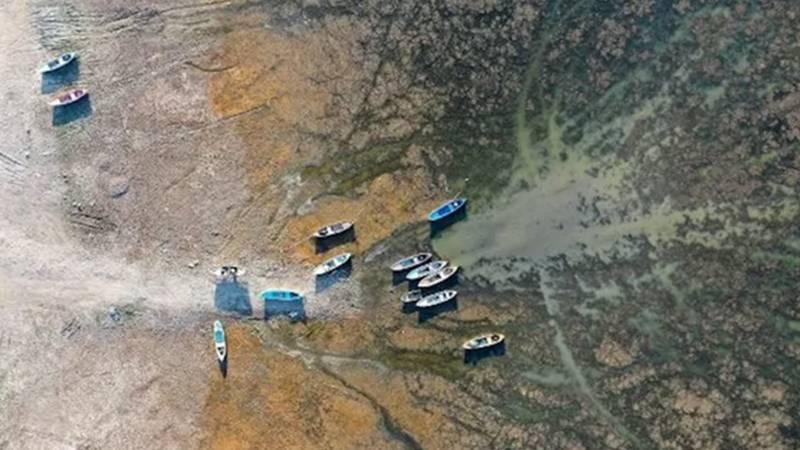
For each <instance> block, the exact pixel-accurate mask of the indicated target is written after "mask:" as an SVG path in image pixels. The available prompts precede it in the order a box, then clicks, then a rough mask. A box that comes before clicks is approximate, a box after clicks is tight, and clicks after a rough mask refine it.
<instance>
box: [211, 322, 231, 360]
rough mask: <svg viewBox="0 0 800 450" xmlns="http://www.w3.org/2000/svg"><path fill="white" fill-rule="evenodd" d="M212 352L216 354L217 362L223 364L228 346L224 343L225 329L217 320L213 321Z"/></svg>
mask: <svg viewBox="0 0 800 450" xmlns="http://www.w3.org/2000/svg"><path fill="white" fill-rule="evenodd" d="M214 350H216V352H217V359H218V360H219V362H221V363H223V362H225V358H227V357H228V346H227V344H226V343H225V329H224V328H222V322H220V321H219V320H216V321H214Z"/></svg>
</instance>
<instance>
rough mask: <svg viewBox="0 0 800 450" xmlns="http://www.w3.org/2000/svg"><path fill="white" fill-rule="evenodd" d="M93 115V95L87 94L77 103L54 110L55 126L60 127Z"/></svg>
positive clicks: (57, 107)
mask: <svg viewBox="0 0 800 450" xmlns="http://www.w3.org/2000/svg"><path fill="white" fill-rule="evenodd" d="M91 115H92V99H91V94H87V95H86V96H85V97H83V98H82V99H80V100H78V101H77V102H75V103H70V104H69V105H65V106H56V107H54V108H53V126H56V127H60V126H62V125H66V124H68V123H71V122H74V121H76V120H78V119H83V118H84V117H89V116H91Z"/></svg>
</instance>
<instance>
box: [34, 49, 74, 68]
mask: <svg viewBox="0 0 800 450" xmlns="http://www.w3.org/2000/svg"><path fill="white" fill-rule="evenodd" d="M76 59H78V54H77V53H75V52H69V53H64V54H63V55H60V56H59V57H57V58H53V59H51V60H50V61H47V63H46V64H45V65H43V66H42V67H41V68H39V73H48V72H55V71H56V70H58V69H60V68H62V67H64V66H66V65H67V64H69V63H71V62H72V61H75V60H76Z"/></svg>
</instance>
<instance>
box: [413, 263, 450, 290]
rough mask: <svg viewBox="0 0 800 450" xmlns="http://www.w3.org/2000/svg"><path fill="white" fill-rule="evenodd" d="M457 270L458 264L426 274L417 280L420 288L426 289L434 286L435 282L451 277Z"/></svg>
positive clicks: (442, 281) (439, 282)
mask: <svg viewBox="0 0 800 450" xmlns="http://www.w3.org/2000/svg"><path fill="white" fill-rule="evenodd" d="M456 272H458V266H449V267H445V268H444V269H442V270H440V271H438V272H436V273H434V274H431V275H428V276H427V277H425V278H423V279H422V280H421V281H420V282H419V288H420V289H428V288H432V287H434V286H436V285H437V284H441V283H444V282H445V281H447V280H449V279H450V278H452V277H453V276H454V275H455V274H456Z"/></svg>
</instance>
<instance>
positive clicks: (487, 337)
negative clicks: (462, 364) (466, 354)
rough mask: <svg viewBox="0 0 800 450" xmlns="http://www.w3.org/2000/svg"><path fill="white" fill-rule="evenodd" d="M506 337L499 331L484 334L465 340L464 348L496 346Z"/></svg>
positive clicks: (477, 348) (475, 348)
mask: <svg viewBox="0 0 800 450" xmlns="http://www.w3.org/2000/svg"><path fill="white" fill-rule="evenodd" d="M505 339H506V337H505V336H503V335H502V334H499V333H489V334H482V335H480V336H475V337H474V338H472V339H470V340H468V341H467V342H464V345H463V346H462V347H463V348H464V350H480V349H482V348H489V347H494V346H495V345H499V344H501V343H502V342H503V341H504V340H505Z"/></svg>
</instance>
